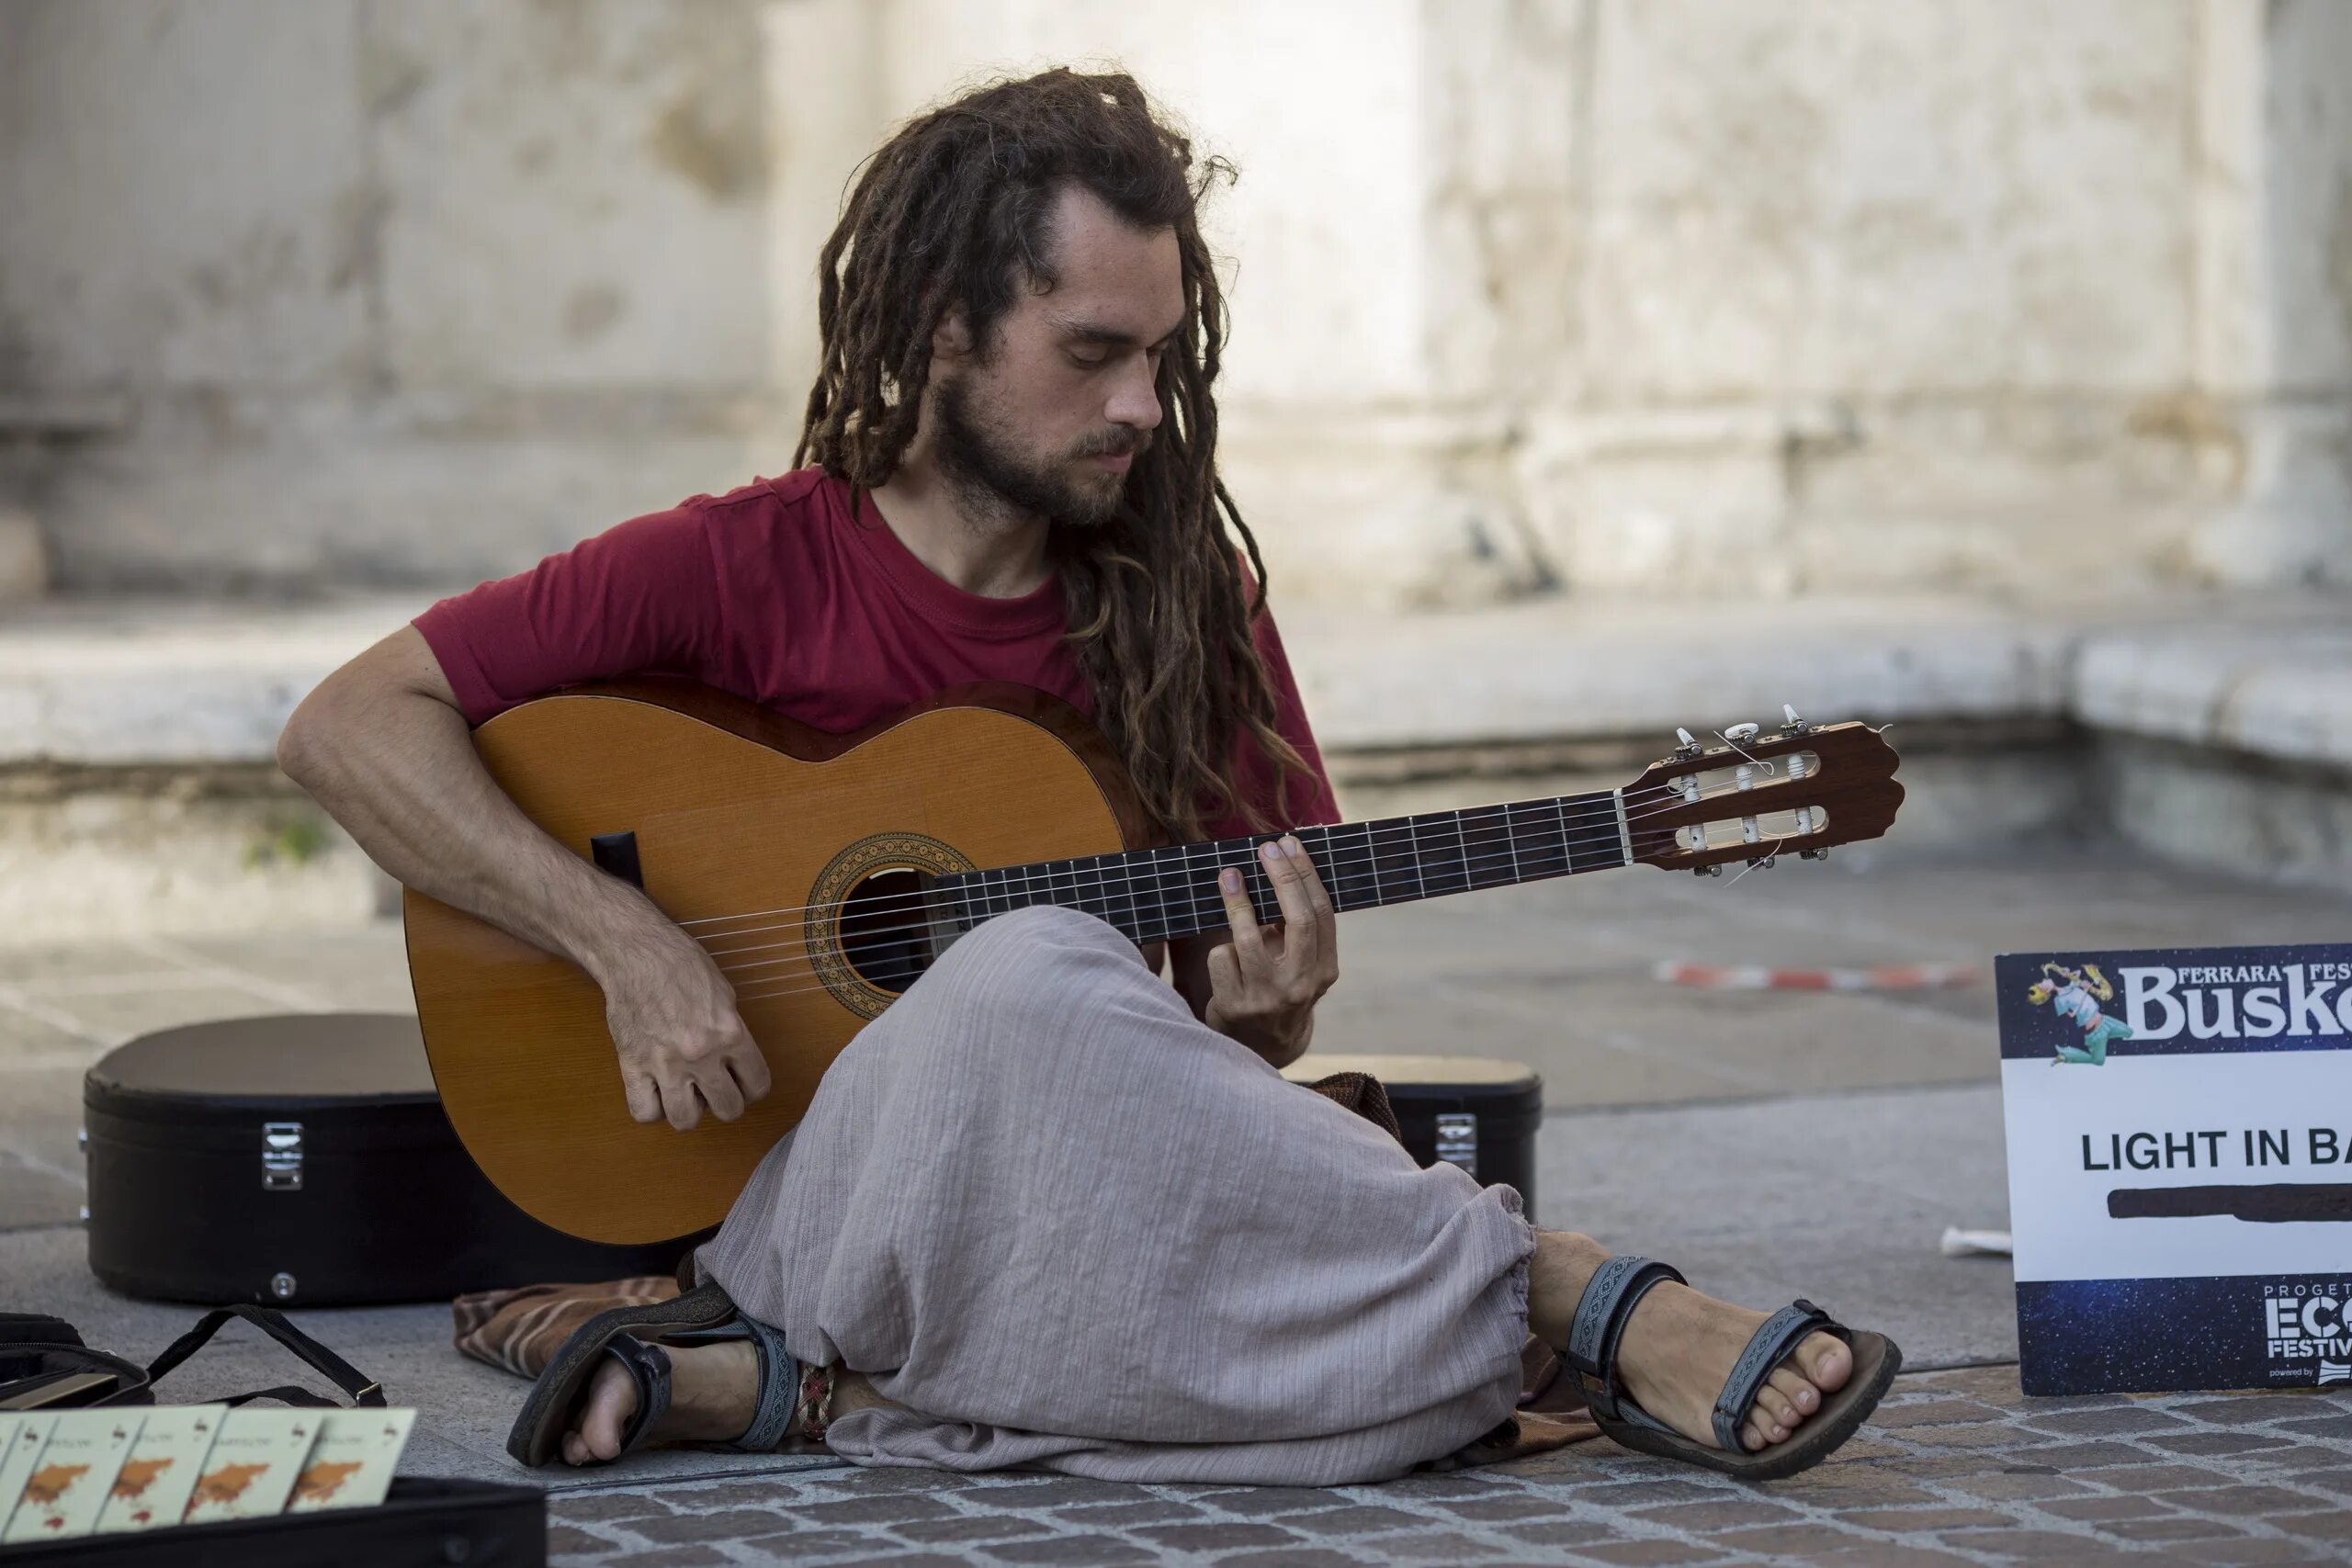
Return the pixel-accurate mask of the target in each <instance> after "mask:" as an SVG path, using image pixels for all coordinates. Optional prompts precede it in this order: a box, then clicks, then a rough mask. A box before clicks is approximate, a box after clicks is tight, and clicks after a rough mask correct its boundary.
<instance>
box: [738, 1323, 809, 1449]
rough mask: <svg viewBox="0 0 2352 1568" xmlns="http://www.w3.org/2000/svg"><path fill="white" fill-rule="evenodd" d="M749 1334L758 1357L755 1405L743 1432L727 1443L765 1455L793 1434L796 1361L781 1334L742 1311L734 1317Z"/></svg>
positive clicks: (797, 1382) (797, 1393)
mask: <svg viewBox="0 0 2352 1568" xmlns="http://www.w3.org/2000/svg"><path fill="white" fill-rule="evenodd" d="M737 1321H738V1322H740V1323H741V1324H742V1325H743V1327H744V1328H745V1330H746V1331H747V1332H748V1333H749V1335H750V1337H751V1340H752V1348H753V1349H754V1350H756V1351H757V1352H758V1353H759V1358H760V1397H759V1408H758V1409H757V1410H755V1411H754V1412H752V1424H751V1425H750V1426H749V1427H744V1428H743V1435H742V1436H741V1437H740V1438H736V1439H735V1440H734V1441H733V1442H731V1443H729V1444H728V1445H727V1446H728V1447H729V1448H731V1449H740V1450H742V1451H743V1452H745V1453H752V1454H769V1453H774V1452H775V1450H777V1449H779V1448H781V1447H783V1446H784V1440H785V1439H786V1438H789V1437H791V1436H792V1435H793V1427H794V1425H795V1422H796V1420H797V1417H798V1416H799V1414H800V1363H799V1361H798V1360H797V1359H794V1357H793V1354H792V1352H791V1351H789V1350H786V1348H784V1336H783V1335H782V1334H780V1333H778V1332H777V1331H776V1330H775V1329H774V1328H771V1327H770V1326H768V1325H766V1324H764V1323H762V1322H761V1321H760V1320H759V1319H758V1318H756V1317H753V1316H752V1315H751V1314H749V1313H745V1314H743V1315H742V1316H741V1317H740V1318H739V1319H737Z"/></svg>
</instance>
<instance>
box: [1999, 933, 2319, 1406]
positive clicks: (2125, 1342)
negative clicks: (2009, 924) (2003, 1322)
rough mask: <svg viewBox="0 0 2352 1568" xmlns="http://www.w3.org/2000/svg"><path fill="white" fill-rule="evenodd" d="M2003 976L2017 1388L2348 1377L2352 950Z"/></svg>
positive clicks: (2035, 958) (2062, 957) (2042, 968)
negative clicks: (2019, 1382)
mask: <svg viewBox="0 0 2352 1568" xmlns="http://www.w3.org/2000/svg"><path fill="white" fill-rule="evenodd" d="M1995 974H1996V985H1997V987H1999V991H2000V1026H2001V1099H2002V1103H2003V1106H2004V1108H2005V1111H2006V1112H2007V1126H2008V1156H2009V1226H2010V1231H2011V1233H2012V1235H2013V1236H2014V1237H2015V1243H2016V1262H2017V1292H2018V1353H2019V1359H2020V1363H2021V1369H2020V1370H2021V1374H2022V1380H2023V1383H2024V1387H2025V1392H2026V1393H2032V1394H2062V1393H2135V1392H2157V1391H2162V1390H2168V1389H2191V1388H2309V1387H2312V1386H2315V1385H2326V1384H2332V1383H2352V946H2341V945H2337V946H2303V947H2246V948H2198V949H2176V950H2159V951H2151V952H2143V953H2089V952H2064V953H2005V954H2003V955H2002V956H2001V958H2000V960H1999V962H1998V964H1997V965H1996V971H1995Z"/></svg>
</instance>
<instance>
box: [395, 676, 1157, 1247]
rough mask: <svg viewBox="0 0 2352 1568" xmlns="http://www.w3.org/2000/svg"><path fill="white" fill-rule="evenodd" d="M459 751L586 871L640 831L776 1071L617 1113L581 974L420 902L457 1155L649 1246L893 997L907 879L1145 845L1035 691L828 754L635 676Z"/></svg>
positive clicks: (554, 1212) (998, 688)
mask: <svg viewBox="0 0 2352 1568" xmlns="http://www.w3.org/2000/svg"><path fill="white" fill-rule="evenodd" d="M474 739H475V746H476V749H477V750H478V751H479V753H480V755H481V759H482V761H483V762H484V763H485V764H486V765H487V766H488V768H489V770H490V773H491V775H492V777H493V778H494V779H495V780H496V781H497V782H498V784H499V785H500V787H501V788H503V790H504V791H505V792H506V793H507V795H510V796H511V797H512V798H513V799H514V800H515V804H516V805H517V806H519V807H521V808H522V810H523V812H524V814H525V815H526V816H527V817H528V818H530V819H531V820H532V821H533V822H535V823H537V825H538V826H539V827H540V828H542V829H545V830H546V831H547V832H548V834H549V835H550V836H551V837H552V838H554V839H555V840H556V841H557V842H558V843H560V844H562V845H563V846H564V847H565V848H567V849H569V850H571V851H573V852H576V853H578V854H580V855H582V857H583V858H586V857H590V856H591V855H592V853H593V847H592V842H591V840H594V839H595V838H597V837H598V836H599V835H623V834H626V835H633V838H631V839H630V840H628V847H630V848H633V849H634V852H635V869H636V870H637V872H638V874H639V880H640V881H641V885H642V886H643V887H644V889H645V891H646V893H647V895H648V896H649V897H651V898H652V900H653V902H654V903H655V904H657V905H658V906H660V908H662V912H663V913H665V914H667V915H668V916H669V917H670V918H671V919H673V920H676V921H677V922H679V924H680V925H681V926H682V927H684V929H685V930H686V931H688V932H689V933H690V934H691V935H693V936H695V938H696V939H697V940H698V941H700V942H701V943H702V945H703V946H704V948H705V949H706V951H708V952H710V953H713V955H714V958H715V959H716V961H717V962H718V964H719V965H720V967H721V968H722V970H724V971H726V972H727V973H728V977H729V981H730V982H731V983H732V984H734V985H735V987H736V988H737V991H738V994H739V996H740V997H741V998H742V1001H741V1012H742V1017H743V1021H744V1022H745V1024H746V1025H747V1026H749V1028H750V1030H751V1032H752V1037H753V1039H754V1040H756V1041H757V1042H758V1043H759V1047H760V1050H761V1052H762V1054H763V1055H764V1056H765V1057H766V1059H767V1064H768V1067H769V1071H770V1073H771V1074H772V1075H773V1078H774V1088H773V1089H772V1090H771V1092H770V1093H769V1095H768V1096H767V1098H766V1099H765V1100H763V1101H761V1102H760V1103H759V1104H757V1105H754V1106H752V1107H751V1108H750V1109H749V1110H748V1111H745V1113H744V1114H743V1116H742V1117H741V1119H739V1120H737V1121H735V1122H719V1121H718V1120H717V1119H715V1118H712V1117H705V1118H704V1120H703V1122H702V1123H701V1125H699V1126H698V1127H696V1128H695V1130H694V1131H692V1132H690V1133H680V1132H677V1131H675V1130H674V1129H673V1128H672V1127H670V1126H669V1124H668V1123H667V1122H653V1123H651V1124H650V1125H649V1124H645V1123H641V1122H635V1121H632V1120H631V1119H630V1117H629V1114H628V1105H627V1101H626V1100H625V1098H624V1096H623V1093H622V1088H621V1077H620V1070H619V1067H618V1066H617V1064H616V1060H615V1057H614V1050H613V1043H612V1038H611V1036H610V1035H609V1034H608V1033H607V1032H606V1031H605V1001H604V996H603V994H602V992H601V991H600V990H599V989H598V988H597V987H596V985H595V984H594V981H592V980H591V979H590V978H589V977H588V976H587V975H586V974H585V973H584V972H583V971H582V970H581V969H580V968H578V967H577V966H576V965H574V964H571V963H570V962H569V961H567V960H565V959H562V958H559V957H556V956H554V955H552V954H549V953H543V952H541V951H539V950H538V949H537V948H535V947H533V946H531V945H530V944H528V943H526V942H521V941H518V940H516V939H515V938H514V937H512V936H509V935H507V934H506V933H505V932H503V931H499V930H497V929H496V928H495V927H492V926H491V925H490V924H488V923H487V922H485V921H483V920H481V919H476V918H475V917H473V916H471V915H469V914H466V913H464V912H462V911H460V910H458V909H456V908H451V907H450V906H448V905H447V904H443V903H440V902H438V901H436V900H435V899H433V898H429V897H425V896H424V895H422V894H420V893H417V892H415V891H414V890H411V891H410V892H409V893H408V895H407V898H406V902H405V915H406V919H407V935H408V956H409V968H410V974H411V977H412V979H413V983H414V986H415V991H416V1006H417V1016H418V1021H419V1022H420V1023H421V1024H422V1025H423V1028H424V1042H425V1051H426V1055H428V1056H429V1057H430V1059H431V1062H432V1066H433V1076H434V1078H435V1083H436V1084H437V1085H438V1087H439V1089H440V1094H441V1100H442V1103H443V1105H444V1106H445V1107H446V1109H447V1111H448V1115H449V1119H450V1121H451V1122H453V1123H454V1124H455V1126H456V1129H457V1132H458V1137H459V1138H460V1139H461V1140H463V1142H464V1144H465V1145H466V1148H467V1149H468V1150H469V1152H470V1153H471V1154H472V1155H473V1156H474V1158H475V1159H476V1161H477V1162H478V1163H479V1164H480V1165H481V1168H482V1170H483V1173H484V1174H485V1175H487V1176H488V1177H489V1178H490V1179H491V1181H492V1183H494V1184H495V1185H496V1186H497V1187H498V1189H499V1190H501V1191H502V1192H503V1193H505V1194H506V1195H507V1196H508V1197H509V1198H511V1199H513V1200H514V1201H515V1203H517V1204H518V1205H520V1206H521V1207H522V1208H523V1209H524V1210H526V1212H527V1213H530V1214H532V1215H533V1216H535V1217H536V1218H537V1219H539V1220H541V1221H544V1222H545V1223H547V1224H550V1225H553V1226H555V1227H556V1228H558V1229H560V1230H563V1231H567V1232H569V1233H571V1235H578V1236H582V1237H585V1238H587V1239H590V1240H593V1241H602V1242H647V1241H653V1240H660V1239H663V1238H667V1237H672V1236H677V1235H685V1234H687V1233H689V1232H692V1231H695V1230H699V1229H701V1228H703V1227H704V1226H707V1225H709V1224H715V1223H717V1222H718V1220H719V1219H720V1218H721V1217H723V1216H724V1215H725V1213H726V1212H727V1209H728V1207H729V1204H731V1203H732V1202H733V1201H734V1200H735V1198H736V1196H737V1195H738V1194H739V1193H740V1192H741V1190H742V1189H743V1186H744V1184H745V1182H746V1181H747V1180H748V1179H750V1176H751V1174H752V1168H754V1167H756V1166H757V1165H758V1164H759V1162H760V1160H761V1159H762V1158H763V1156H765V1155H766V1154H767V1152H768V1150H769V1149H770V1148H772V1147H773V1146H774V1145H775V1143H776V1141H777V1140H778V1139H779V1138H781V1137H782V1136H783V1135H784V1134H786V1132H788V1131H790V1130H791V1128H792V1127H793V1126H794V1125H795V1123H797V1122H798V1121H799V1119H800V1117H801V1115H802V1114H803V1113H804V1112H805V1111H807V1110H808V1107H809V1100H811V1098H813V1097H814V1095H815V1094H816V1091H817V1084H818V1080H819V1079H820V1078H821V1077H823V1076H824V1072H825V1068H826V1067H827V1066H829V1065H830V1064H831V1062H832V1060H833V1058H834V1056H836V1055H839V1054H840V1052H841V1050H842V1047H843V1046H845V1045H847V1044H848V1043H849V1042H850V1041H851V1040H852V1039H853V1038H854V1036H855V1035H856V1033H857V1032H858V1031H859V1030H860V1029H862V1028H863V1027H865V1024H866V1023H867V1022H868V1021H870V1020H871V1019H873V1018H874V1017H875V1016H876V1015H878V1014H879V1013H880V1011H881V1010H883V1009H884V1008H885V1007H887V1006H888V1004H889V1002H890V1001H891V1000H892V999H893V998H894V997H895V995H896V994H897V989H902V988H903V985H904V983H905V979H906V975H907V972H906V970H905V969H904V968H903V967H901V968H897V969H894V968H892V967H891V964H890V963H889V962H888V954H889V953H890V952H892V951H893V949H892V947H891V942H893V941H894V940H896V941H898V942H899V948H898V949H897V950H896V951H899V953H901V954H903V953H904V952H905V951H907V950H906V947H905V942H904V938H905V935H906V933H905V932H904V931H900V932H899V933H898V936H897V938H893V937H891V935H890V934H889V932H888V931H883V930H882V929H881V928H883V927H887V926H888V923H889V920H890V919H891V918H893V917H894V916H897V915H899V914H901V913H905V912H910V911H915V910H919V908H920V907H921V906H920V901H919V893H918V883H917V881H916V878H915V875H914V873H917V872H929V873H933V874H941V873H949V872H956V871H967V870H971V869H974V868H978V867H990V866H1001V865H1013V864H1020V863H1028V862H1034V861H1042V860H1050V859H1058V858H1062V857H1067V856H1076V855H1091V854H1100V853H1105V852H1113V851H1116V850H1120V849H1123V848H1135V847H1138V846H1139V845H1140V844H1141V843H1143V842H1144V841H1146V835H1147V829H1145V827H1144V821H1145V819H1144V818H1143V815H1142V813H1141V812H1140V811H1139V810H1138V809H1137V807H1136V805H1135V802H1134V799H1133V796H1132V793H1131V792H1130V791H1129V790H1128V788H1127V786H1126V783H1125V774H1124V773H1123V771H1122V770H1121V769H1120V767H1119V765H1118V763H1117V761H1116V759H1115V757H1114V754H1113V753H1112V751H1111V750H1110V748H1109V746H1108V744H1107V743H1106V742H1104V741H1103V739H1102V738H1101V737H1100V736H1099V735H1098V734H1097V733H1096V732H1095V731H1094V730H1093V729H1092V728H1091V727H1090V726H1088V725H1087V724H1086V722H1085V720H1084V719H1083V718H1081V717H1080V716H1079V715H1078V714H1077V713H1076V712H1075V710H1073V709H1071V708H1069V706H1068V705H1065V704H1062V703H1060V702H1058V701H1057V700H1056V699H1054V698H1052V697H1049V696H1047V695H1046V694H1043V693H1039V692H1035V691H1031V690H1029V689H1028V688H1025V687H1018V686H1004V685H989V686H971V687H964V688H959V689H957V690H956V691H952V692H948V693H944V694H942V695H940V696H939V697H938V698H936V699H934V700H933V701H932V702H931V703H928V704H926V705H922V706H921V707H918V708H915V709H911V710H910V711H909V712H907V713H905V714H903V715H901V716H899V717H898V718H896V719H893V720H891V721H890V722H888V723H887V724H884V725H881V726H877V727H876V728H873V729H870V730H867V731H865V732H862V733H861V734H859V735H856V736H851V737H833V736H827V735H823V734H821V733H820V732H818V731H815V730H812V729H809V728H806V727H803V726H800V725H796V724H793V723H791V722H790V721H788V720H786V719H783V718H779V717H777V716H775V715H772V714H769V713H767V712H766V711H765V710H763V709H761V708H758V707H756V706H754V705H751V704H748V703H744V702H741V701H739V700H737V699H734V698H731V697H728V696H725V695H723V694H718V693H716V692H712V691H710V690H708V689H707V688H705V687H700V686H695V685H691V684H688V683H686V682H666V681H641V682H626V683H620V684H615V685H610V686H602V687H583V688H578V689H575V690H572V691H568V692H565V693H561V694H556V695H553V696H549V697H544V698H540V699H538V700H537V701H535V702H530V703H526V704H524V705H521V706H519V707H516V708H514V709H512V710H510V711H508V712H506V713H503V714H501V715H500V716H497V717H496V718H493V719H492V720H491V721H490V722H489V723H487V724H484V725H483V726H481V728H480V729H478V730H477V731H476V732H475V737H474ZM609 848H610V846H608V850H609ZM599 863H603V864H605V865H606V866H607V869H614V864H613V863H612V862H611V861H608V860H605V861H600V862H599ZM844 908H846V910H847V913H846V914H844V913H843V912H842V911H843V909H844ZM861 909H865V910H867V911H871V913H870V914H868V915H865V916H861V914H860V911H861ZM861 922H863V923H861ZM902 923H903V922H902ZM877 931H880V934H878V935H877V934H876V932H877ZM894 986H895V987H896V988H894Z"/></svg>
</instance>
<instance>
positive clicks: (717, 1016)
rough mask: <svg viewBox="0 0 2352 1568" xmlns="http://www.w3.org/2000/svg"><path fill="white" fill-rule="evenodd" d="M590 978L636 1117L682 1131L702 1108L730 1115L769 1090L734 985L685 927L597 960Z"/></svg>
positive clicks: (727, 1117) (763, 1063)
mask: <svg viewBox="0 0 2352 1568" xmlns="http://www.w3.org/2000/svg"><path fill="white" fill-rule="evenodd" d="M597 979H598V981H599V983H600V984H602V985H603V987H605V1025H606V1027H607V1028H609V1029H610V1030H611V1032H612V1036H613V1045H614V1048H615V1049H616V1051H617V1052H618V1054H619V1055H620V1066H621V1085H622V1088H623V1089H625V1090H626V1091H627V1092H628V1113H629V1114H630V1115H631V1116H633V1117H635V1118H636V1119H637V1120H638V1121H639V1122H653V1121H660V1120H664V1119H666V1120H667V1121H668V1122H669V1123H670V1125H671V1126H673V1127H675V1128H677V1129H678V1131H680V1132H682V1133H683V1132H685V1131H686V1130H688V1129H689V1128H691V1127H693V1126H694V1125H695V1123H696V1122H700V1121H701V1120H702V1112H703V1108H704V1107H705V1106H708V1107H709V1108H710V1112H711V1114H712V1115H714V1116H716V1117H718V1119H719V1120H720V1121H721V1122H732V1121H734V1120H735V1118H737V1117H738V1116H741V1115H742V1114H743V1107H745V1106H746V1105H752V1104H756V1103H757V1102H759V1101H760V1100H764V1099H765V1098H766V1097H767V1092H768V1065H767V1061H766V1059H765V1058H764V1057H763V1056H762V1055H760V1048H759V1047H758V1046H757V1045H755V1044H753V1043H752V1032H751V1031H750V1030H749V1029H746V1028H745V1027H744V1026H743V1015H742V1014H741V1012H739V1011H737V1010H736V1006H735V990H734V987H731V986H729V984H728V983H727V976H724V975H722V974H720V973H719V972H718V964H715V963H713V962H712V961H711V957H710V954H708V953H705V952H704V951H703V950H702V949H701V948H700V947H699V946H697V945H695V942H694V940H693V939H692V938H691V937H688V936H687V935H686V934H685V933H684V932H683V931H680V932H677V933H676V940H675V941H674V942H666V943H664V944H662V945H661V946H658V947H645V948H640V949H638V950H636V951H633V952H632V953H630V954H628V956H627V957H625V958H623V959H621V960H619V961H618V962H616V963H614V964H606V965H604V966H603V969H602V973H600V974H599V975H598V976H597Z"/></svg>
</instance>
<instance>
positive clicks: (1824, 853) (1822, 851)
mask: <svg viewBox="0 0 2352 1568" xmlns="http://www.w3.org/2000/svg"><path fill="white" fill-rule="evenodd" d="M1828 858H1829V846H1828V845H1826V844H1824V845H1823V846H1822V847H1821V848H1819V849H1817V850H1799V851H1798V852H1797V859H1799V860H1827V859H1828Z"/></svg>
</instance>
